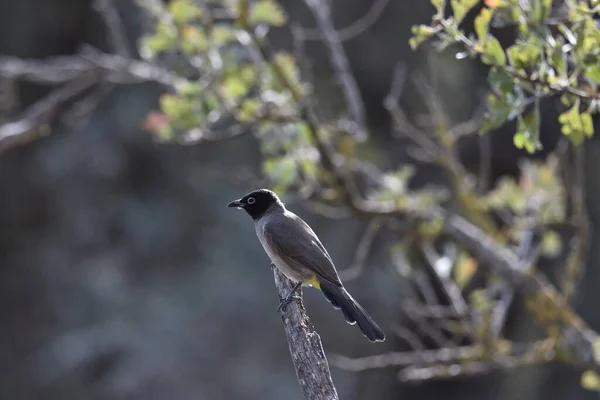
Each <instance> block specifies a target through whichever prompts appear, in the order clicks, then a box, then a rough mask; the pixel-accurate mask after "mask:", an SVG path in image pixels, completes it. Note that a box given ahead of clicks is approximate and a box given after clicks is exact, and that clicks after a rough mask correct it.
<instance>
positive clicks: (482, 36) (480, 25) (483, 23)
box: [475, 7, 494, 43]
mask: <svg viewBox="0 0 600 400" xmlns="http://www.w3.org/2000/svg"><path fill="white" fill-rule="evenodd" d="M493 16H494V12H493V11H492V10H490V9H489V8H485V7H484V8H482V9H481V12H480V13H479V15H478V16H477V17H475V32H477V37H478V38H479V41H480V42H481V43H484V42H485V41H486V40H487V35H488V31H489V28H490V22H491V21H492V17H493Z"/></svg>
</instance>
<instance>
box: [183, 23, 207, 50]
mask: <svg viewBox="0 0 600 400" xmlns="http://www.w3.org/2000/svg"><path fill="white" fill-rule="evenodd" d="M182 38H183V41H182V42H181V48H182V50H183V52H184V53H185V54H187V55H197V54H199V53H204V52H206V51H207V50H208V48H209V43H208V38H207V37H206V34H205V33H204V31H203V30H202V29H201V28H198V27H195V26H190V25H188V26H186V27H185V28H183V34H182Z"/></svg>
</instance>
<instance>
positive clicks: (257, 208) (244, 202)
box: [227, 189, 283, 220]
mask: <svg viewBox="0 0 600 400" xmlns="http://www.w3.org/2000/svg"><path fill="white" fill-rule="evenodd" d="M274 204H279V205H283V204H282V203H281V201H280V200H279V197H277V195H276V194H275V193H273V192H272V191H270V190H268V189H258V190H254V191H252V192H250V193H248V194H247V195H245V196H244V197H242V198H241V199H239V200H234V201H232V202H231V203H229V204H228V205H227V207H235V208H241V209H243V210H245V211H246V212H247V213H248V215H250V216H251V217H252V219H253V220H257V219H259V218H260V217H262V216H263V215H264V214H265V213H266V212H267V210H268V209H269V207H271V206H272V205H274Z"/></svg>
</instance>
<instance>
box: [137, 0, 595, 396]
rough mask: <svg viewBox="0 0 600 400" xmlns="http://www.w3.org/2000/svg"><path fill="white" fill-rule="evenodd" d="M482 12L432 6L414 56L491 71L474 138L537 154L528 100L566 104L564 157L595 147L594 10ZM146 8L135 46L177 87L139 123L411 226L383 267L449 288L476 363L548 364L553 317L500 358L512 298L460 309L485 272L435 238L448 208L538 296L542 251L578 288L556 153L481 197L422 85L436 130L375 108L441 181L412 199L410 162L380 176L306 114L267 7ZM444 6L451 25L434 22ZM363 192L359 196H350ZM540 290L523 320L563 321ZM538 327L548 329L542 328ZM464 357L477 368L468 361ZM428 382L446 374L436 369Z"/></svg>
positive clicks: (364, 154)
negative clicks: (488, 136) (530, 340)
mask: <svg viewBox="0 0 600 400" xmlns="http://www.w3.org/2000/svg"><path fill="white" fill-rule="evenodd" d="M478 3H479V1H477V0H451V1H449V2H447V1H445V0H432V4H433V5H434V7H435V9H436V14H435V15H434V17H433V19H432V24H431V25H420V26H416V27H414V28H413V33H414V37H413V38H412V39H411V41H410V45H411V46H412V47H413V48H417V47H418V46H420V45H422V44H423V43H425V42H426V41H427V40H428V39H432V40H433V41H434V42H435V44H436V46H437V48H438V49H444V48H447V47H449V46H454V45H460V46H462V47H463V48H464V52H461V53H459V57H471V58H476V59H479V60H480V61H481V62H482V63H484V64H486V65H488V66H489V75H488V82H489V89H490V94H489V96H488V101H487V106H488V111H487V113H486V115H485V118H484V120H483V121H482V122H480V121H478V125H479V126H478V128H480V131H481V132H482V133H485V132H488V131H490V130H493V129H496V128H498V127H500V126H501V125H503V124H504V123H505V122H506V121H508V120H511V119H516V121H517V124H516V126H517V132H516V133H515V135H514V143H515V146H516V147H518V148H523V149H525V150H527V151H528V152H530V153H533V152H535V151H537V150H539V149H540V146H541V145H540V140H539V136H540V129H541V125H542V120H541V115H540V101H541V100H543V99H545V98H548V97H551V96H555V95H556V96H560V98H561V100H562V103H563V104H564V110H563V111H562V113H561V114H560V116H559V122H560V123H561V125H562V132H563V133H564V135H565V136H566V137H567V138H568V139H570V141H571V142H572V143H574V144H576V145H578V144H581V143H583V141H584V140H585V138H587V137H591V136H592V135H593V133H594V128H593V124H592V115H593V114H595V113H597V112H598V111H599V105H600V98H599V94H598V85H599V84H600V79H599V78H600V71H599V70H598V69H599V68H600V67H599V65H600V64H599V63H598V61H599V58H598V57H599V56H600V31H599V29H598V27H597V26H596V25H595V22H594V20H593V13H595V12H597V8H598V7H600V5H598V1H596V2H594V4H592V5H591V6H588V5H585V2H575V1H567V2H566V3H565V9H564V10H563V13H562V14H561V13H559V10H556V9H553V8H552V1H549V0H535V1H530V2H529V3H528V4H530V7H529V8H526V7H524V6H523V4H524V3H526V2H523V1H517V0H487V1H486V2H485V4H486V5H485V7H483V8H481V9H478ZM142 4H143V5H144V6H145V7H146V8H147V9H148V10H149V11H150V12H151V14H152V15H153V16H154V19H155V23H156V27H155V31H154V33H153V34H152V35H150V36H148V37H146V38H144V40H143V41H142V43H141V48H142V54H143V55H144V57H145V58H146V60H147V61H148V62H149V63H154V64H161V63H165V64H168V66H169V71H170V73H172V74H173V75H174V76H175V77H176V79H175V84H174V85H173V86H174V90H173V91H172V92H171V93H167V94H164V95H163V96H162V97H161V101H160V106H161V112H160V113H152V114H151V115H150V116H149V119H150V121H147V126H149V127H151V128H152V129H153V130H154V131H155V132H156V133H157V134H158V135H160V137H162V138H163V139H164V140H168V141H179V140H193V141H202V140H222V139H226V138H230V137H233V136H237V135H241V134H244V133H252V134H253V135H254V136H255V137H256V138H257V139H258V142H259V143H260V150H261V152H262V159H263V163H262V168H263V172H264V174H265V175H266V176H267V177H268V178H269V179H270V182H271V186H272V187H274V189H275V191H277V192H279V193H280V194H281V193H285V192H288V191H291V192H296V193H302V194H304V195H305V196H306V197H310V198H311V200H313V201H314V202H315V203H317V206H318V207H317V211H318V210H323V209H331V208H332V209H334V210H337V209H342V211H343V212H347V211H348V210H351V211H352V212H354V213H355V214H356V215H359V216H361V217H365V218H369V219H370V220H371V222H373V221H376V220H377V221H379V218H382V217H383V218H382V219H385V221H386V223H385V224H382V223H380V222H377V224H375V225H376V226H380V225H386V224H388V223H389V225H390V226H392V225H394V223H396V222H398V221H397V219H398V218H396V217H398V216H402V217H408V218H406V219H407V220H409V222H411V223H414V224H413V225H411V228H412V229H411V230H410V232H409V233H407V234H406V235H402V236H401V237H400V238H397V240H396V242H395V243H394V244H393V245H391V246H390V252H391V255H392V257H391V258H392V262H394V263H396V262H397V260H399V259H400V256H399V254H400V253H406V254H407V255H408V256H409V257H410V258H411V263H410V264H411V265H413V264H414V265H426V266H429V267H430V268H431V269H433V270H434V271H435V273H436V274H438V275H440V279H441V280H442V281H443V282H444V285H445V286H444V287H445V288H449V289H447V290H448V297H449V298H454V299H455V300H456V299H457V297H456V296H455V294H456V292H458V298H459V299H458V300H456V301H457V303H456V304H455V303H453V304H452V305H453V306H456V307H455V308H456V309H457V310H458V309H459V308H460V307H459V306H462V307H464V308H468V311H469V312H471V313H473V315H477V316H478V318H473V319H472V320H469V321H466V322H465V321H464V317H465V315H464V314H457V315H455V316H454V317H453V320H452V321H451V323H453V324H454V325H453V329H455V328H456V329H457V330H458V331H462V332H468V333H469V334H470V335H471V336H469V337H468V340H470V341H473V342H474V343H476V344H481V345H482V346H484V347H485V351H484V352H483V353H484V354H483V355H482V356H481V360H479V361H481V362H482V363H483V362H485V361H488V360H491V359H493V358H494V356H498V357H500V358H499V359H502V357H504V358H506V357H507V356H509V355H510V356H511V357H513V358H514V360H516V361H511V362H510V363H508V364H507V365H511V366H515V365H526V364H533V363H541V362H547V361H550V360H551V359H552V360H555V359H557V358H558V356H557V354H559V353H558V352H557V351H556V348H553V347H552V346H557V341H556V340H555V337H554V336H553V334H552V332H553V329H554V328H555V326H556V321H555V320H552V321H550V322H548V323H547V325H548V332H549V333H548V336H549V337H548V338H546V339H544V340H541V341H539V343H534V344H533V345H532V346H531V349H529V350H527V351H525V352H521V353H515V354H512V353H511V352H512V351H516V350H515V349H513V348H512V347H511V344H512V343H511V342H510V341H507V340H504V339H503V338H501V337H499V335H500V332H494V329H497V328H495V327H494V325H496V324H497V321H498V320H499V321H501V324H502V323H503V322H502V321H504V320H505V313H506V312H508V309H509V307H508V306H509V305H510V302H511V301H512V299H513V294H512V292H511V293H510V296H508V297H509V300H508V305H507V304H503V302H506V300H502V299H500V300H498V299H494V298H492V296H491V295H490V292H494V290H491V288H490V287H483V288H481V287H478V288H476V290H474V291H471V296H466V295H465V298H462V297H461V296H463V293H462V292H461V291H462V290H465V289H466V288H467V287H469V286H470V285H472V284H473V281H474V279H473V277H475V276H477V274H478V271H479V270H480V269H479V267H480V263H481V264H485V263H486V262H487V263H488V264H489V263H490V262H489V259H488V260H487V261H484V262H481V260H480V259H479V258H480V257H479V258H478V257H477V255H476V254H475V253H476V252H474V251H472V247H471V248H469V246H462V244H464V243H461V240H464V239H460V238H457V237H450V238H448V237H447V236H448V230H447V229H445V228H446V227H447V221H446V219H445V216H446V215H448V214H450V213H454V212H456V213H457V214H460V215H461V217H462V218H464V219H465V220H467V221H468V222H469V223H470V224H471V225H470V226H471V227H473V228H478V229H479V231H478V232H481V235H482V237H481V238H478V239H481V242H485V243H487V244H485V245H482V246H483V247H485V246H488V247H489V246H490V243H492V244H494V245H500V246H502V250H503V251H504V250H506V251H508V252H510V254H511V255H512V254H513V253H516V252H517V250H514V249H519V251H521V249H522V248H524V249H525V251H524V252H525V255H519V256H515V257H516V258H515V259H516V260H517V261H518V262H520V263H526V265H525V266H524V267H522V268H521V269H520V270H519V271H518V273H519V274H523V279H531V280H532V281H533V282H534V283H536V285H537V282H539V281H542V280H540V279H539V278H538V276H537V275H535V273H534V272H530V271H528V270H527V269H528V268H533V267H534V266H535V264H536V263H537V259H538V257H539V256H540V255H543V256H545V257H559V256H561V255H564V253H565V250H568V251H569V254H568V255H567V258H568V263H567V264H568V266H567V267H566V268H565V269H566V276H567V278H565V280H566V281H569V282H571V283H572V282H577V280H578V276H579V274H580V271H581V269H582V264H584V262H585V257H584V256H583V255H582V254H584V251H583V250H582V249H585V246H584V244H585V240H586V231H585V229H584V223H583V221H584V219H585V218H584V211H583V209H584V206H583V205H581V204H582V196H579V197H577V196H578V189H577V188H576V189H575V190H571V189H572V187H570V185H572V184H576V183H577V181H578V179H580V176H576V177H575V178H574V182H570V181H569V180H567V179H565V178H564V175H565V173H566V172H568V171H570V170H571V168H570V167H568V166H566V165H564V163H563V162H562V160H561V159H560V157H559V155H558V154H553V155H551V156H550V157H548V158H547V159H546V160H541V161H536V162H523V163H522V164H521V165H520V175H519V177H518V178H510V177H506V178H504V179H500V180H499V181H498V182H495V183H494V184H493V185H491V187H488V186H483V187H482V188H477V187H476V185H474V184H473V177H472V176H470V175H469V174H468V173H467V172H466V171H465V168H464V166H463V165H462V163H461V162H460V160H459V159H458V157H457V148H456V145H457V143H458V141H459V139H460V138H461V137H462V136H463V135H467V134H470V133H472V132H473V129H471V130H469V129H467V128H464V126H465V124H463V125H460V124H459V125H458V126H455V127H452V126H450V124H449V122H448V121H447V119H446V118H445V117H444V116H443V115H441V114H443V112H442V111H440V109H441V107H439V104H437V103H436V96H435V94H431V93H428V92H427V90H425V89H423V91H424V92H425V95H424V97H425V100H426V102H427V103H428V104H427V105H428V106H429V110H430V112H431V114H432V118H430V119H431V120H433V121H434V123H433V126H426V127H421V126H418V127H417V126H414V125H413V124H412V122H410V121H408V118H406V116H405V115H404V112H403V111H402V110H401V109H400V107H399V105H398V104H397V101H398V99H394V98H391V97H390V98H388V99H386V100H385V104H384V105H385V107H386V109H387V110H388V111H389V113H390V116H391V119H392V120H393V122H394V123H395V130H396V131H397V132H402V133H405V134H406V136H407V137H409V139H410V140H411V142H414V144H416V145H417V148H418V154H419V159H420V160H423V161H424V162H429V163H433V164H436V165H437V166H438V167H440V168H441V169H443V170H444V172H445V174H446V176H447V177H448V179H447V182H444V184H443V185H436V186H433V185H426V186H424V187H421V188H419V189H418V190H416V189H413V188H412V185H411V184H412V178H413V176H414V175H415V173H416V169H415V168H414V166H412V165H405V166H403V167H400V168H396V169H392V170H389V171H381V170H379V168H377V167H376V166H375V164H377V161H379V160H378V158H377V157H372V154H371V153H370V151H371V150H372V149H373V148H374V147H375V146H374V145H373V144H372V143H369V142H368V140H367V141H366V142H365V141H363V140H360V139H358V136H355V135H353V132H352V129H351V128H348V126H347V125H344V124H341V123H339V121H337V122H333V123H332V122H330V121H324V120H323V116H322V115H320V114H319V113H318V112H316V111H315V110H314V108H316V107H315V106H314V104H313V100H314V99H313V98H311V93H310V90H309V89H310V86H309V85H307V84H306V82H305V77H304V76H302V73H301V68H300V66H299V62H297V59H296V58H295V57H294V56H293V55H291V54H289V53H286V52H282V51H274V50H273V49H272V48H271V44H270V42H269V38H268V36H267V33H268V32H269V30H270V29H278V28H281V27H285V26H286V24H287V23H288V21H287V16H286V15H285V12H284V11H283V10H282V9H281V7H280V6H279V3H278V2H277V1H275V0H258V1H249V0H212V1H207V2H196V1H193V0H173V1H171V2H170V3H169V5H168V7H165V6H163V3H162V2H161V1H158V0H154V1H151V0H145V1H143V2H142ZM594 7H595V8H594ZM447 9H448V10H449V11H450V15H446V11H447ZM473 13H475V14H476V16H475V19H474V26H473V30H474V33H472V34H467V33H465V31H464V30H463V25H464V24H466V21H468V17H469V15H470V14H473ZM499 27H513V28H514V30H515V32H516V34H517V38H516V39H515V41H514V43H512V44H510V45H509V46H508V47H506V48H504V47H503V46H502V44H501V43H500V41H499V40H498V38H497V37H495V36H494V30H495V29H497V28H499ZM334 33H335V32H334ZM338 56H339V55H338ZM340 75H343V74H340ZM422 86H426V85H425V84H423V85H422ZM150 117H151V118H150ZM479 122H480V123H479ZM466 125H469V124H466ZM461 126H462V127H461ZM569 149H573V147H569ZM415 158H417V157H415ZM373 159H376V161H375V162H372V160H373ZM373 170H374V171H376V172H372V171H373ZM365 176H366V178H365ZM363 181H367V182H368V184H359V183H360V182H363ZM307 193H308V194H307ZM567 204H569V205H571V206H572V207H571V208H572V209H573V210H570V209H569V207H567ZM324 213H325V212H324ZM325 214H326V213H325ZM498 220H501V222H500V223H499V222H498ZM571 222H573V224H574V225H576V224H580V229H579V230H578V232H577V234H576V235H575V236H574V238H575V239H577V240H578V242H577V243H575V244H573V243H572V245H571V246H564V245H563V237H562V236H561V235H560V234H559V233H558V229H555V227H559V226H561V225H566V224H569V223H571ZM386 226H387V225H386ZM394 229H397V228H394ZM533 232H536V233H540V232H541V233H542V235H541V236H542V239H541V240H540V241H539V242H540V243H537V245H535V246H534V245H532V244H530V245H523V243H527V240H525V239H526V238H527V237H528V236H531V235H532V233H533ZM483 235H486V237H483ZM456 236H460V235H456ZM464 236H465V235H463V237H464ZM486 240H487V241H486ZM457 244H458V245H457ZM359 248H362V246H359ZM439 248H443V249H444V251H446V250H447V249H449V250H448V252H447V253H448V254H446V253H443V254H437V251H438V249H439ZM399 249H402V251H398V250H399ZM485 251H490V250H489V248H486V249H485ZM360 252H364V251H363V250H360V249H357V254H358V253H360ZM367 253H368V251H367ZM503 254H504V253H503ZM531 254H533V255H531ZM521 258H523V259H521ZM529 264H531V265H529ZM440 265H441V266H442V267H443V268H442V267H440ZM448 265H449V267H448ZM444 266H446V267H444ZM417 268H418V267H413V268H411V271H409V272H408V274H414V273H417V272H415V270H416V269H417ZM398 269H399V270H403V271H404V269H405V268H404V267H400V266H399V267H398ZM490 275H492V276H491V277H490V278H489V280H486V281H485V284H489V285H490V286H493V285H497V283H498V282H499V281H501V282H502V284H503V285H507V282H505V280H506V276H504V277H500V276H498V275H496V274H490ZM415 280H416V279H415ZM536 285H533V284H532V285H529V286H528V287H529V288H534V289H535V290H537V292H535V293H534V295H532V296H531V297H533V300H532V301H531V302H530V303H531V309H532V310H533V313H534V315H536V316H540V315H542V313H539V312H537V313H536V310H539V309H540V308H544V306H545V305H546V304H550V305H551V306H552V307H546V308H551V310H552V311H554V312H555V314H558V315H559V316H560V317H561V318H565V319H574V318H571V317H572V315H573V314H572V312H571V311H570V310H569V309H568V308H567V309H566V311H565V310H560V311H561V312H558V311H557V306H556V305H555V304H557V303H560V304H566V303H567V302H568V299H563V298H559V299H558V300H557V299H556V298H555V297H553V296H555V292H556V290H555V289H554V288H551V289H547V288H546V287H545V286H542V289H539V287H538V286H536ZM509 286H510V285H509ZM567 286H568V285H567ZM503 288H504V286H503ZM509 289H510V287H509ZM502 290H504V289H502ZM511 290H512V289H511ZM532 290H533V289H532ZM495 291H496V292H497V291H498V289H495ZM563 294H564V297H565V298H568V297H569V290H568V289H564V291H563ZM453 296H455V297H453ZM467 297H468V300H467V299H466V298H467ZM457 304H458V305H457ZM498 310H500V311H498ZM502 310H504V311H502ZM461 312H466V311H464V310H463V311H461ZM457 313H458V311H457ZM498 314H500V316H498ZM456 319H459V320H462V322H460V323H458V322H456ZM555 319H559V318H558V317H556V318H555ZM538 320H539V321H540V322H542V323H544V322H547V318H546V319H545V318H543V317H541V316H540V317H539V318H538ZM560 322H561V324H562V323H563V322H564V321H560ZM442 323H443V324H446V323H449V322H448V321H442ZM461 324H462V325H461ZM457 325H461V326H460V327H458V328H457V327H456V326H457ZM494 335H496V336H494ZM549 346H550V347H549ZM519 357H520V358H519ZM446 361H447V360H446ZM463 361H465V360H463ZM471 361H473V362H475V361H476V360H471V359H469V360H466V361H465V362H471ZM457 362H458V361H457ZM466 370H467V371H468V368H467V369H466ZM439 371H445V369H443V368H442V369H440V370H439ZM439 371H438V372H439ZM452 375H456V373H452ZM421 376H422V375H421ZM438 376H444V372H439V373H438ZM582 382H583V384H584V385H585V386H586V387H588V388H593V387H596V386H598V384H597V381H596V380H595V376H594V375H592V374H591V373H588V374H587V375H585V376H584V377H583V378H582Z"/></svg>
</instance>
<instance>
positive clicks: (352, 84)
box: [304, 0, 366, 141]
mask: <svg viewBox="0 0 600 400" xmlns="http://www.w3.org/2000/svg"><path fill="white" fill-rule="evenodd" d="M304 1H305V3H306V5H307V6H308V7H309V8H310V9H311V11H312V13H313V15H314V17H315V20H316V21H317V26H318V27H319V29H320V30H321V31H322V32H323V38H324V41H325V44H326V46H327V48H328V49H329V54H330V56H331V64H332V67H333V70H334V71H335V73H336V75H337V78H338V79H339V83H340V85H341V88H342V93H343V95H344V100H345V102H346V106H347V107H348V113H349V115H350V118H351V119H352V120H353V122H355V123H356V124H358V126H359V127H360V130H359V131H360V136H359V137H355V139H356V140H360V141H362V140H364V139H365V138H366V116H365V105H364V103H363V100H362V97H361V94H360V90H359V88H358V84H357V83H356V80H355V79H354V75H353V74H352V69H351V67H350V62H349V61H348V57H347V56H346V52H345V51H344V47H343V46H342V44H341V42H340V38H339V37H338V35H337V33H336V31H335V28H334V26H333V22H332V21H331V12H330V10H329V5H328V4H327V2H325V1H320V0H304Z"/></svg>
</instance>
